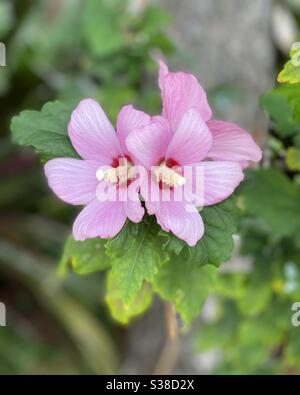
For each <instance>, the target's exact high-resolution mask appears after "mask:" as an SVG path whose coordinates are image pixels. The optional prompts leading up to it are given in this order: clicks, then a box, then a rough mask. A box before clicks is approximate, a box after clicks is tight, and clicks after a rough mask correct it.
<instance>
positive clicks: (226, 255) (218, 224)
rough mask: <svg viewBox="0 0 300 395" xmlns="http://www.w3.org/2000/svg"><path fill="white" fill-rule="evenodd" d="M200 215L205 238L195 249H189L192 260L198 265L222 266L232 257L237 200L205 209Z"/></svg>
mask: <svg viewBox="0 0 300 395" xmlns="http://www.w3.org/2000/svg"><path fill="white" fill-rule="evenodd" d="M200 215H201V216H202V219H203V222H204V229H205V231H204V236H203V237H202V239H201V240H199V242H198V243H197V245H196V246H195V247H193V248H191V247H189V251H190V259H191V260H192V262H193V263H195V264H197V265H207V264H208V265H214V266H220V265H221V263H223V262H226V261H228V260H229V259H230V257H231V253H232V249H233V239H232V236H233V234H234V233H236V231H237V229H236V216H237V207H236V203H235V198H234V197H231V198H229V199H226V200H225V201H224V202H221V203H219V204H216V205H214V206H209V207H205V208H204V209H203V210H202V211H201V212H200Z"/></svg>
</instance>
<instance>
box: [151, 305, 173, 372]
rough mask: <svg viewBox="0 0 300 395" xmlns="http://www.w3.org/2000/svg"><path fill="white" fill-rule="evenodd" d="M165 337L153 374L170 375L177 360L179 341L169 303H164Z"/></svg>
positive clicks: (171, 307)
mask: <svg viewBox="0 0 300 395" xmlns="http://www.w3.org/2000/svg"><path fill="white" fill-rule="evenodd" d="M165 322H166V332H167V337H166V341H165V345H164V347H163V350H162V352H161V354H160V356H159V358H158V362H157V364H156V366H155V369H154V372H153V374H171V373H172V371H173V369H174V367H175V364H176V362H177V359H178V355H179V349H180V340H179V333H178V325H177V317H176V312H175V309H174V307H173V305H172V304H171V303H167V302H166V303H165Z"/></svg>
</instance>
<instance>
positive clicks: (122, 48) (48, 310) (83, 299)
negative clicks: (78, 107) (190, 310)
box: [0, 0, 300, 374]
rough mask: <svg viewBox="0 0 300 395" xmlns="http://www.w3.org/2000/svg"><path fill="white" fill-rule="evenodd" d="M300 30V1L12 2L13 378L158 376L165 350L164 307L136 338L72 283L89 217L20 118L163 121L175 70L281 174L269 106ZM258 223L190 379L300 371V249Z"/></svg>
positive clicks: (8, 299) (4, 99)
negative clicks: (25, 140)
mask: <svg viewBox="0 0 300 395" xmlns="http://www.w3.org/2000/svg"><path fill="white" fill-rule="evenodd" d="M299 22H300V1H298V0H284V1H271V0H252V1H251V2H249V1H245V0H226V5H225V2H224V1H223V0H210V1H207V0H198V1H194V0H184V1H183V0H162V1H158V0H157V1H155V0H149V1H147V0H114V1H112V0H111V1H109V0H86V1H83V0H23V1H22V2H21V1H17V0H0V41H1V42H3V43H4V44H5V45H6V50H7V52H6V64H7V65H6V67H0V302H3V303H5V305H6V309H7V317H6V320H7V326H6V327H0V374H86V373H89V374H104V373H129V374H131V373H132V374H134V373H151V372H153V371H154V370H155V367H156V364H157V360H158V357H159V350H160V348H161V346H162V344H163V342H164V336H165V335H164V333H165V329H164V323H163V309H162V306H161V303H160V302H159V301H156V302H155V303H154V305H153V306H152V308H151V309H150V310H149V311H148V312H147V313H146V314H144V315H143V316H141V317H138V318H137V319H136V320H135V321H134V322H132V323H131V324H130V325H129V326H126V327H124V326H123V327H122V326H120V325H118V324H116V323H115V322H113V320H112V318H111V317H110V315H109V313H108V309H107V307H106V305H105V302H104V299H103V289H104V281H103V277H102V274H96V275H89V276H75V275H73V274H71V273H70V274H68V275H67V276H66V277H64V278H61V277H59V276H58V275H57V273H56V269H57V264H58V262H59V259H60V256H61V253H62V246H63V243H64V241H65V239H66V237H67V236H68V234H69V232H70V225H71V222H72V219H73V218H74V216H75V213H76V210H75V209H74V208H73V207H71V206H68V205H65V204H63V203H62V202H60V201H59V200H57V199H56V198H55V197H54V196H53V195H52V194H51V193H50V191H49V189H48V188H47V186H46V183H45V178H44V175H43V169H42V166H41V164H40V163H39V162H38V160H37V158H36V156H35V154H34V153H33V151H32V150H31V149H23V148H22V149H21V148H20V147H16V146H14V145H12V143H11V139H10V129H9V128H10V126H9V125H10V120H11V117H12V116H13V115H16V114H18V113H19V112H20V111H21V110H23V109H36V110H39V109H40V108H41V107H42V105H43V104H44V103H45V102H47V101H49V100H53V99H59V100H62V101H66V102H71V103H74V105H75V104H76V103H77V102H78V101H79V100H80V99H82V98H83V97H87V96H89V97H90V96H92V97H94V98H96V99H97V100H99V101H100V102H101V104H102V106H103V108H104V109H105V111H106V112H107V113H108V114H109V117H110V119H111V120H112V121H115V119H116V115H117V113H118V111H119V109H120V107H121V106H123V105H125V104H127V103H133V104H134V105H135V106H136V107H137V108H143V109H144V110H145V111H146V112H148V113H150V114H156V113H159V111H160V97H159V90H158V87H157V81H156V79H157V67H156V65H155V62H154V61H153V58H154V57H155V56H157V55H161V56H163V57H164V58H165V59H166V60H167V62H168V64H169V65H170V68H172V69H182V70H187V71H191V72H193V73H195V74H196V75H197V77H198V78H199V80H200V81H201V83H202V84H203V86H204V87H205V88H206V89H207V90H208V93H209V100H210V103H211V105H212V107H213V109H214V118H220V119H227V120H231V121H234V122H238V123H239V124H240V125H241V126H243V127H245V128H247V130H248V131H249V132H251V133H252V134H253V136H254V138H255V139H256V141H257V142H258V143H259V144H260V145H261V146H263V145H264V146H265V147H266V157H267V159H268V163H267V165H268V166H273V163H275V162H276V161H277V162H276V163H278V157H276V155H277V154H276V153H275V154H274V151H276V150H277V151H276V152H277V153H278V152H279V154H278V155H279V158H280V150H281V149H283V148H284V147H282V146H281V145H280V144H281V142H280V139H278V138H277V139H276V138H274V137H272V133H273V132H272V128H271V127H269V122H268V119H267V117H266V116H265V114H264V112H263V110H261V109H260V105H259V98H260V96H261V95H262V94H264V93H265V92H266V91H267V90H269V89H271V88H272V86H273V85H274V83H275V78H276V75H277V72H278V71H279V70H280V69H281V67H282V65H283V63H284V61H285V60H286V59H287V58H288V53H289V49H290V47H291V44H292V43H293V42H294V41H297V39H299ZM278 147H279V148H278ZM274 155H275V157H274ZM274 166H275V164H274ZM276 166H277V164H276ZM279 168H280V169H281V171H282V172H283V173H284V172H285V169H284V168H283V167H282V166H281V165H279ZM286 173H287V175H288V177H290V178H293V177H294V174H292V175H291V174H290V172H288V171H287V172H286ZM250 189H251V188H250ZM249 217H251V216H250V215H248V213H246V214H245V218H243V219H241V224H240V229H241V230H240V234H241V237H240V239H239V240H242V241H240V243H242V249H241V250H240V251H237V252H236V254H235V255H234V258H233V259H232V261H231V262H228V263H226V264H224V265H223V267H222V270H221V274H220V280H219V284H218V286H217V289H216V290H215V292H214V295H212V296H211V297H210V298H209V299H208V301H207V303H206V304H205V306H204V309H203V312H202V316H201V318H200V319H199V322H197V323H195V325H194V326H193V328H192V329H191V331H190V332H189V334H183V335H182V344H181V351H180V354H179V358H178V360H177V361H176V363H175V367H174V370H173V371H174V372H176V373H190V374H193V373H195V374H198V373H199V374H201V373H214V372H219V373H226V374H235V373H246V374H250V373H271V374H273V373H274V374H275V373H283V374H290V373H291V374H297V373H299V372H300V359H299V358H300V357H299V355H300V339H299V338H300V332H299V331H300V329H299V330H298V333H297V332H296V330H294V331H293V328H291V325H290V318H289V314H290V305H291V303H292V301H296V300H297V299H296V297H297V295H299V285H298V284H299V276H298V270H299V267H300V262H299V249H297V248H298V247H299V246H298V247H297V248H296V247H294V245H293V246H292V247H291V243H290V240H289V239H288V238H284V239H279V238H278V237H277V238H276V235H273V233H272V229H269V228H266V227H265V224H263V223H260V221H259V220H257V219H255V218H253V216H252V218H249ZM285 236H286V235H285ZM266 246H268V247H267V249H266ZM243 254H244V255H246V257H242V256H241V255H243ZM297 276H298V277H297ZM298 300H300V297H299V298H298ZM253 318H255V319H253Z"/></svg>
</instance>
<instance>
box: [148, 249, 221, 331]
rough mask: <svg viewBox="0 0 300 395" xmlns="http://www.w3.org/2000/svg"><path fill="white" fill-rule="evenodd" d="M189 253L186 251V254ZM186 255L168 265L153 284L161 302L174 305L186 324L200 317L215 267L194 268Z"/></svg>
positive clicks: (212, 280) (169, 262)
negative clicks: (165, 301)
mask: <svg viewBox="0 0 300 395" xmlns="http://www.w3.org/2000/svg"><path fill="white" fill-rule="evenodd" d="M185 253H186V251H185ZM185 253H182V254H180V255H178V256H176V255H173V257H172V258H171V259H170V260H169V261H168V262H166V263H165V264H164V265H163V266H162V267H161V268H160V269H159V271H158V272H157V274H156V276H155V277H154V278H153V280H152V281H151V283H152V285H153V289H154V291H155V292H157V293H158V294H159V295H160V296H161V298H162V299H164V300H167V301H170V302H172V303H173V304H174V306H175V309H176V311H177V312H178V313H179V314H180V316H181V318H182V320H183V321H184V323H185V324H189V323H190V322H191V321H192V320H193V319H194V318H196V317H197V316H198V315H199V312H200V308H201V305H202V303H203V302H204V300H205V299H206V297H207V296H208V294H209V292H210V290H211V289H212V287H213V284H214V280H215V276H216V270H217V269H216V268H215V267H213V266H210V265H206V266H203V267H199V266H195V265H191V264H189V263H188V260H187V259H186V256H185Z"/></svg>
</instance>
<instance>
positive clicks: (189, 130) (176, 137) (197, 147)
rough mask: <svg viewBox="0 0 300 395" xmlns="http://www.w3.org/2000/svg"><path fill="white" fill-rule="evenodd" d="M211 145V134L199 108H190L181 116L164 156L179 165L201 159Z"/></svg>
mask: <svg viewBox="0 0 300 395" xmlns="http://www.w3.org/2000/svg"><path fill="white" fill-rule="evenodd" d="M211 146H212V135H211V133H210V131H209V129H208V127H207V126H206V123H205V122H204V121H203V119H202V117H201V114H200V112H199V110H197V109H196V108H192V109H190V110H189V111H188V112H187V113H186V114H185V115H184V116H183V118H182V120H181V122H180V124H179V126H178V128H177V131H176V133H175V134H173V137H172V140H171V142H170V144H169V147H168V149H167V153H166V158H167V159H173V160H175V161H177V162H178V164H179V165H180V166H184V165H190V164H192V163H195V162H199V161H201V160H202V159H203V158H204V157H205V156H206V155H207V153H208V152H209V150H210V149H211Z"/></svg>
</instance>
